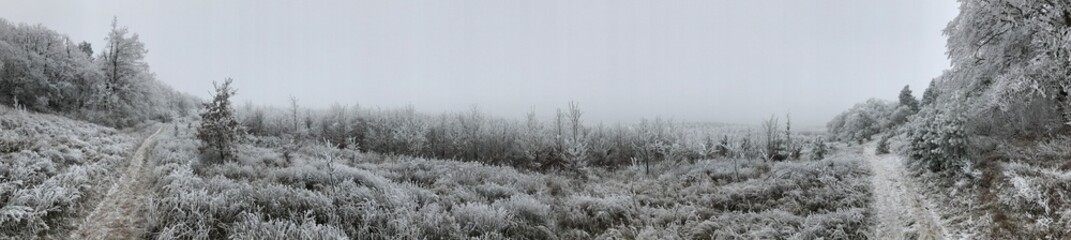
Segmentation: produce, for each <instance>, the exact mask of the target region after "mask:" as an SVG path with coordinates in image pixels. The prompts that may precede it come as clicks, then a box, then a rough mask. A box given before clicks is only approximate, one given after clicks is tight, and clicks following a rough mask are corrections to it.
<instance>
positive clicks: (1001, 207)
mask: <svg viewBox="0 0 1071 240" xmlns="http://www.w3.org/2000/svg"><path fill="white" fill-rule="evenodd" d="M1068 143H1071V141H1069V139H1066V138H1060V139H1056V140H1049V141H1022V142H1014V143H1008V142H1001V143H1000V144H997V145H996V146H995V147H992V148H993V149H995V150H992V151H990V152H988V154H989V155H987V158H986V159H985V160H973V161H964V162H963V165H964V166H963V167H961V168H959V169H955V170H954V171H952V172H951V173H941V174H938V173H933V172H929V171H926V170H923V169H916V173H917V174H918V175H919V176H920V177H921V178H922V179H923V180H924V181H925V182H927V183H929V184H927V185H926V186H927V187H928V188H927V189H926V192H927V195H928V196H929V197H931V198H934V199H935V200H936V202H940V203H942V204H941V205H939V206H941V209H940V210H941V211H940V212H941V213H942V215H943V217H944V218H945V219H948V220H947V224H948V225H949V227H950V229H949V230H950V231H949V232H950V233H951V236H952V237H956V238H966V239H1068V238H1071V231H1069V230H1068V227H1067V226H1071V172H1069V171H1068V167H1067V166H1068V164H1067V161H1066V159H1067V157H1069V156H1071V148H1068V147H1066V146H1067V144H1068Z"/></svg>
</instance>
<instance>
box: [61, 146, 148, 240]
mask: <svg viewBox="0 0 1071 240" xmlns="http://www.w3.org/2000/svg"><path fill="white" fill-rule="evenodd" d="M163 130H164V127H160V129H159V130H156V133H153V134H152V135H151V136H149V137H148V138H146V139H145V141H144V142H142V143H141V146H139V147H138V150H137V152H135V153H134V155H133V156H131V158H130V163H129V164H130V165H128V166H127V168H126V169H125V170H124V172H123V176H122V177H121V178H120V179H119V181H117V182H116V183H115V185H113V186H112V187H111V189H110V190H108V194H107V195H106V196H105V197H104V199H103V200H102V201H100V203H99V204H98V205H97V206H96V207H95V208H93V212H91V213H90V214H89V216H87V217H86V218H85V220H84V221H83V222H82V223H81V224H80V225H79V226H78V229H77V230H75V231H73V232H71V236H70V238H69V239H133V238H137V237H138V236H140V234H141V231H142V230H141V229H139V227H138V226H140V224H139V221H138V219H139V217H140V215H142V214H139V212H141V210H142V209H143V207H142V205H143V203H144V200H145V199H144V197H145V194H144V191H145V190H146V189H147V188H148V183H147V182H146V181H145V180H147V179H149V178H148V176H147V175H145V174H143V173H144V172H145V171H146V170H147V169H151V168H146V167H145V158H147V155H148V152H149V149H150V147H151V146H152V144H153V142H155V140H156V136H157V135H159V134H160V132H162V131H163Z"/></svg>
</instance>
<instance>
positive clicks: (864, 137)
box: [826, 99, 897, 142]
mask: <svg viewBox="0 0 1071 240" xmlns="http://www.w3.org/2000/svg"><path fill="white" fill-rule="evenodd" d="M896 107H897V105H896V104H894V103H890V102H886V101H882V100H877V99H870V100H867V101H866V102H864V103H859V104H856V105H855V106H853V107H852V108H851V109H848V110H847V111H845V112H843V113H841V114H839V115H837V116H835V117H833V120H830V121H829V123H828V124H826V127H827V128H828V131H829V134H830V135H831V136H830V137H832V138H834V139H836V140H840V141H859V142H862V141H869V140H870V138H871V136H873V135H875V134H878V133H880V132H882V131H884V130H885V129H888V127H889V126H890V115H891V114H892V113H893V111H894V110H895V109H896Z"/></svg>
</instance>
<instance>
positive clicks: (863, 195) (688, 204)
mask: <svg viewBox="0 0 1071 240" xmlns="http://www.w3.org/2000/svg"><path fill="white" fill-rule="evenodd" d="M180 132H184V134H179V135H178V136H174V135H171V134H165V135H166V136H167V137H164V138H161V139H160V140H159V141H158V143H157V145H156V147H155V150H154V153H153V154H152V155H153V156H154V161H156V162H155V164H156V166H157V167H156V168H155V170H154V176H158V177H159V179H158V181H157V182H156V183H155V186H154V189H155V190H154V191H156V196H155V197H154V198H153V199H152V200H151V202H152V203H151V204H150V205H151V206H150V207H149V209H148V212H147V216H149V219H148V221H147V222H146V223H145V224H146V227H147V230H148V232H149V233H148V234H149V236H145V237H149V238H161V239H170V238H195V239H205V238H241V239H244V238H255V239H260V238H294V237H299V238H312V239H337V238H352V239H469V238H476V239H637V238H640V239H651V238H661V239H724V238H745V239H754V238H801V239H816V238H827V239H829V238H838V237H839V238H845V239H859V238H864V237H866V236H867V234H868V233H867V231H868V229H869V224H870V223H869V220H868V219H869V218H868V217H867V215H869V213H868V210H867V209H866V206H867V205H868V202H869V201H870V196H871V193H870V189H869V182H868V180H867V178H868V176H869V173H868V172H867V170H866V169H867V168H866V167H865V166H864V165H863V163H862V162H861V156H859V155H858V153H853V152H841V153H838V154H834V155H833V156H831V157H829V158H827V159H826V160H821V161H800V162H772V163H766V162H763V161H761V160H748V159H738V160H736V161H733V160H730V159H719V160H703V161H698V162H696V163H679V164H678V163H671V162H663V163H658V164H657V165H655V166H652V169H653V171H652V172H651V173H650V174H646V173H645V171H643V170H641V169H642V168H640V167H638V166H634V167H629V168H623V169H620V170H616V171H607V170H604V169H601V168H591V169H587V170H585V171H582V172H585V173H586V174H585V175H583V176H579V177H578V176H576V175H575V174H573V173H569V174H558V173H555V172H548V173H539V172H528V171H521V170H517V169H514V168H511V167H504V166H490V165H486V164H482V163H477V162H460V161H449V160H431V159H422V158H411V157H402V156H387V155H380V154H374V153H360V152H353V151H352V150H344V149H343V150H340V149H337V148H332V147H326V146H306V147H304V148H302V149H300V150H299V151H298V153H297V154H295V156H296V157H294V158H293V159H292V160H291V161H289V162H288V161H286V160H285V159H284V158H283V157H282V156H281V153H280V151H279V150H275V149H269V148H261V147H256V146H253V145H251V144H246V145H242V146H241V147H240V148H239V159H238V161H235V162H228V163H224V164H217V165H201V164H199V163H198V161H197V160H196V159H197V158H198V157H197V153H196V146H197V145H196V144H197V142H196V141H195V140H193V138H192V137H191V136H190V135H189V134H188V133H189V132H190V131H186V130H182V131H180Z"/></svg>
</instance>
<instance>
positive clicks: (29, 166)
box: [0, 106, 137, 239]
mask: <svg viewBox="0 0 1071 240" xmlns="http://www.w3.org/2000/svg"><path fill="white" fill-rule="evenodd" d="M136 144H137V139H136V138H135V137H132V136H129V135H127V134H122V133H120V132H118V131H116V130H114V129H111V128H106V127H100V126H97V125H94V124H89V123H85V122H80V121H74V120H69V119H66V118H62V117H56V116H52V115H45V114H36V113H30V112H25V111H18V110H12V109H10V108H8V107H4V106H0V239H7V238H13V239H35V238H55V237H56V236H65V235H64V233H65V232H66V231H69V230H70V227H72V225H74V224H77V222H76V221H77V220H80V219H81V216H82V215H84V214H86V213H88V211H90V210H91V209H89V208H92V207H93V206H94V205H95V204H93V203H95V202H96V201H97V200H99V198H100V197H102V196H103V195H104V193H105V192H106V191H107V190H108V189H107V188H106V186H108V185H110V184H107V183H110V181H114V179H115V178H117V177H118V176H116V175H114V174H111V172H114V171H113V170H115V169H118V167H119V166H120V165H122V162H123V161H122V160H123V159H124V156H126V155H128V153H129V152H130V151H131V150H132V149H133V148H134V146H135V145H136Z"/></svg>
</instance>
